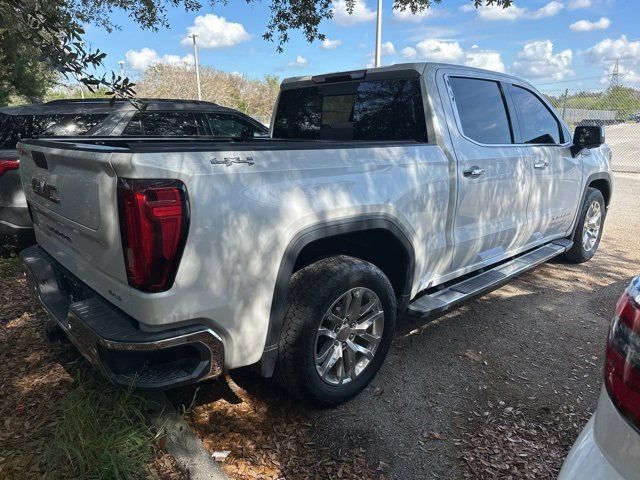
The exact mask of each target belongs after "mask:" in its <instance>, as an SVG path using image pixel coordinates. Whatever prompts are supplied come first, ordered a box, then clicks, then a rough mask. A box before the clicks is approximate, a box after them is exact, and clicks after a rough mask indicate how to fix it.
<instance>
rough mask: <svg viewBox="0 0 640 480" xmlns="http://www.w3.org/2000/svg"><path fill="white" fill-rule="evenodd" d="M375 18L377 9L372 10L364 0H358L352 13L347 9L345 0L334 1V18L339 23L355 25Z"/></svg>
mask: <svg viewBox="0 0 640 480" xmlns="http://www.w3.org/2000/svg"><path fill="white" fill-rule="evenodd" d="M375 18H376V12H375V10H370V9H369V7H368V6H367V4H366V2H365V1H364V0H356V3H355V6H354V7H353V12H352V13H351V14H349V11H348V10H347V3H346V1H345V0H335V1H334V2H333V19H334V20H335V22H336V23H337V24H338V25H341V26H348V25H355V24H356V23H363V22H370V21H372V20H375Z"/></svg>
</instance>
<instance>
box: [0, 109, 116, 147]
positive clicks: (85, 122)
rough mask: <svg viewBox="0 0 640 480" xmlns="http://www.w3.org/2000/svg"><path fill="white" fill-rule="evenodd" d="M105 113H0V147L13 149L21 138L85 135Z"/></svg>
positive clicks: (102, 118)
mask: <svg viewBox="0 0 640 480" xmlns="http://www.w3.org/2000/svg"><path fill="white" fill-rule="evenodd" d="M106 116H107V115H106V114H54V115H8V114H6V113H0V149H13V148H16V144H17V143H18V142H19V141H20V139H22V138H30V137H33V136H34V135H40V136H74V135H85V134H86V133H87V132H89V131H90V130H92V129H93V128H95V127H96V126H97V125H98V124H99V123H100V122H101V121H102V120H104V118H105V117H106Z"/></svg>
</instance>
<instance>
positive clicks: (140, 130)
mask: <svg viewBox="0 0 640 480" xmlns="http://www.w3.org/2000/svg"><path fill="white" fill-rule="evenodd" d="M122 134H123V135H127V136H150V137H191V136H196V135H201V133H200V130H199V129H198V121H197V119H196V116H195V115H194V114H193V113H188V112H138V113H136V114H135V115H134V116H133V118H132V119H131V121H130V122H129V123H128V124H127V126H126V127H125V129H124V131H123V132H122Z"/></svg>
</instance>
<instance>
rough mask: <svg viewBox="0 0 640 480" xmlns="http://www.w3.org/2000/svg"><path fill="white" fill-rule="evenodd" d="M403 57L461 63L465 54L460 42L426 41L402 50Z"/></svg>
mask: <svg viewBox="0 0 640 480" xmlns="http://www.w3.org/2000/svg"><path fill="white" fill-rule="evenodd" d="M401 53H402V56H403V57H404V58H406V59H407V60H427V61H429V62H445V63H459V62H460V61H461V60H462V59H463V58H464V52H463V51H462V48H461V47H460V44H459V43H458V42H448V41H443V40H435V39H430V38H429V39H426V40H422V41H421V42H418V43H417V44H416V46H415V48H414V47H405V48H403V49H402V52H401Z"/></svg>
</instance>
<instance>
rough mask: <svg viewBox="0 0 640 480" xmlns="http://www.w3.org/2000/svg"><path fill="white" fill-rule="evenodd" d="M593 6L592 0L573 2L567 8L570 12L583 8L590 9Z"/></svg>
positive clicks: (574, 0) (576, 0)
mask: <svg viewBox="0 0 640 480" xmlns="http://www.w3.org/2000/svg"><path fill="white" fill-rule="evenodd" d="M591 5H592V2H591V0H571V1H570V2H569V5H568V6H567V8H568V9H569V10H579V9H581V8H590V7H591Z"/></svg>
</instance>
